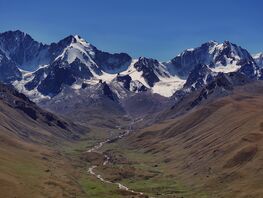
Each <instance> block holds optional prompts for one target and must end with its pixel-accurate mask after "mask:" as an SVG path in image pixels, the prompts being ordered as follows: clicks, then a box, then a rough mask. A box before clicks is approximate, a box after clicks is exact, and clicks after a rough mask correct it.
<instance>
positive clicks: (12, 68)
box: [0, 50, 22, 83]
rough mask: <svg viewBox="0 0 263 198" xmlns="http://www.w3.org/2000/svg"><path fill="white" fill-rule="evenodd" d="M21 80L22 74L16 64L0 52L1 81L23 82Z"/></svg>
mask: <svg viewBox="0 0 263 198" xmlns="http://www.w3.org/2000/svg"><path fill="white" fill-rule="evenodd" d="M21 78H22V73H21V72H20V71H19V69H18V68H17V66H16V63H15V62H14V61H12V60H10V59H9V58H8V57H7V56H6V54H5V53H4V52H3V51H1V50H0V81H2V82H5V83H10V82H12V81H14V80H21Z"/></svg>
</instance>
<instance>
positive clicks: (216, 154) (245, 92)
mask: <svg viewBox="0 0 263 198" xmlns="http://www.w3.org/2000/svg"><path fill="white" fill-rule="evenodd" d="M262 93H263V85H262V83H251V84H248V85H246V86H244V87H237V88H236V89H235V90H234V91H233V94H231V95H230V96H226V97H223V98H219V99H218V100H215V101H211V102H209V103H208V104H205V105H201V106H199V107H197V108H194V109H192V110H190V111H189V112H188V113H186V114H184V115H182V116H179V117H176V118H174V119H171V120H165V121H162V122H161V123H159V124H154V125H152V126H150V127H147V128H144V129H142V130H140V131H138V132H137V133H134V134H133V136H132V137H129V139H128V138H127V139H126V140H125V141H122V142H120V143H119V146H121V148H120V149H118V150H120V151H121V150H125V149H128V150H130V151H133V152H134V153H137V154H134V155H131V156H133V157H131V159H132V158H133V159H134V156H145V157H143V158H138V157H136V160H137V161H138V160H139V162H140V161H141V162H144V163H145V161H146V162H147V159H148V162H147V163H148V164H152V165H153V164H154V163H155V164H157V165H156V166H159V167H160V168H159V170H161V167H164V168H162V170H163V171H164V172H163V173H162V175H165V174H166V175H169V176H167V177H166V178H167V181H168V180H169V179H168V178H173V179H174V180H173V181H174V183H178V182H179V183H183V184H184V185H185V186H186V187H187V189H188V190H190V191H192V192H196V194H195V193H194V194H191V195H190V197H202V196H201V195H200V193H202V195H204V197H262V194H263V191H262V189H263V186H262V185H263V182H262V178H263V171H262V160H263V153H262V149H263V147H262V145H263V103H262V101H263V94H262ZM127 144H128V145H129V146H127ZM124 155H125V154H124ZM128 156H129V155H128ZM147 156H148V157H147ZM149 156H150V158H149ZM153 167H155V166H153ZM157 175H158V174H157ZM152 180H153V178H151V177H150V178H149V179H145V180H144V183H145V189H144V190H149V189H147V188H146V187H147V184H148V183H149V181H152ZM159 185H160V184H159ZM167 185H168V183H166V186H165V185H164V186H163V188H160V189H163V190H164V189H165V187H167ZM155 186H156V185H155ZM157 186H158V184H157ZM137 188H139V189H143V186H140V187H139V186H138V187H137ZM160 189H159V190H158V192H159V193H160V192H161V191H162V190H160ZM174 189H175V188H174ZM153 190H154V188H152V191H153ZM170 192H171V191H170ZM177 193H178V192H177ZM155 195H156V194H155ZM168 195H169V192H166V196H165V194H164V195H163V196H160V197H170V196H168ZM175 195H178V194H176V192H174V196H175ZM172 197H173V196H172Z"/></svg>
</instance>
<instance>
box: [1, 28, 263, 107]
mask: <svg viewBox="0 0 263 198" xmlns="http://www.w3.org/2000/svg"><path fill="white" fill-rule="evenodd" d="M262 70H263V69H262V54H261V55H257V56H256V57H252V56H251V55H250V54H249V52H248V51H247V50H245V49H243V48H242V47H240V46H238V45H236V44H233V43H231V42H229V41H225V42H223V43H218V42H215V41H209V42H207V43H204V44H202V45H201V46H200V47H197V48H192V49H187V50H185V51H183V52H182V53H181V54H179V55H177V56H176V57H175V58H173V59H171V60H170V61H167V62H159V61H158V60H155V59H151V58H146V57H140V58H138V59H134V58H132V57H131V56H129V55H128V54H126V53H114V54H111V53H108V52H103V51H101V50H98V49H97V48H96V47H95V46H93V45H92V44H90V43H88V42H87V41H85V40H84V39H83V38H81V37H80V36H78V35H76V36H72V35H70V36H68V37H66V38H64V39H62V40H60V41H59V42H57V43H52V44H50V45H45V44H42V43H40V42H37V41H35V40H34V39H33V38H32V37H31V36H30V35H28V34H26V33H23V32H21V31H19V30H17V31H8V32H4V33H0V72H1V75H0V80H1V81H3V82H4V83H11V84H13V85H14V86H15V87H16V88H17V89H18V90H19V91H20V92H22V93H24V94H26V95H27V96H29V97H30V99H32V100H33V101H35V102H42V101H47V100H52V99H53V98H57V97H55V96H59V95H62V94H65V93H67V94H69V93H68V91H69V90H71V92H76V94H77V93H79V92H80V90H81V89H84V88H85V87H87V86H88V87H89V90H92V89H97V88H96V87H97V85H98V84H100V83H104V86H105V87H107V91H106V92H107V93H106V92H105V91H104V92H103V91H102V92H96V94H99V95H104V96H106V97H108V98H109V99H110V100H112V101H116V102H119V101H121V100H123V99H125V98H127V97H131V96H134V95H136V94H137V93H140V92H149V93H153V94H154V93H157V94H160V95H162V96H164V97H170V96H172V95H174V94H175V93H178V91H179V92H181V93H189V92H191V91H193V90H196V89H200V88H202V87H204V86H205V85H207V84H208V83H211V82H212V81H213V80H215V78H216V76H217V75H218V74H220V73H230V72H239V73H242V74H244V75H245V76H247V78H249V79H254V80H258V79H262ZM67 87H68V88H70V89H68V88H67ZM64 89H66V90H67V91H66V92H65V91H63V90H64ZM91 92H92V93H93V91H91ZM80 93H81V92H80ZM94 93H95V92H94ZM94 93H93V95H90V96H89V97H94ZM73 95H74V94H73ZM88 95H89V94H88ZM148 96H149V94H147V97H148ZM59 97H61V96H59Z"/></svg>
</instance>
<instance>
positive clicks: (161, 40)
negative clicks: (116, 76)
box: [0, 0, 263, 60]
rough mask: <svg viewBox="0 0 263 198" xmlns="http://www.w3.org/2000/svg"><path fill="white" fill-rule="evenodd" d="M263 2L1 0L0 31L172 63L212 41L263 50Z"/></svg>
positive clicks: (199, 0) (254, 50) (202, 0)
mask: <svg viewBox="0 0 263 198" xmlns="http://www.w3.org/2000/svg"><path fill="white" fill-rule="evenodd" d="M262 8H263V1H261V0H220V1H219V0H218V1H212V0H187V1H186V0H181V1H179V0H178V1H177V0H74V1H73V0H42V1H37V0H24V1H23V0H0V32H3V31H7V30H15V29H20V30H22V31H25V32H27V33H29V34H30V35H32V37H33V38H35V39H36V40H38V41H42V42H44V43H50V42H52V41H58V40H60V39H62V38H64V37H65V36H67V35H69V34H79V35H80V36H82V37H83V38H85V39H86V40H87V41H89V42H90V43H92V44H93V45H95V46H96V47H98V48H99V49H102V50H104V51H109V52H127V53H129V54H130V55H132V56H133V57H138V56H147V57H152V58H158V59H160V60H168V59H171V58H172V57H174V56H175V55H177V54H178V53H179V52H181V51H182V50H184V49H186V48H191V47H196V46H199V45H200V44H201V43H203V42H206V41H208V40H216V41H220V42H221V41H224V40H230V41H232V42H234V43H237V44H239V45H241V46H243V47H244V48H247V49H248V50H249V51H250V52H251V53H255V52H259V51H263V11H262Z"/></svg>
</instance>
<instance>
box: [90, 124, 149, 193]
mask: <svg viewBox="0 0 263 198" xmlns="http://www.w3.org/2000/svg"><path fill="white" fill-rule="evenodd" d="M131 131H132V130H131V127H130V129H129V130H126V132H125V133H123V134H121V135H119V136H117V137H115V138H112V139H107V140H105V141H103V142H100V143H98V144H97V145H95V146H94V147H92V148H91V149H89V150H87V152H88V153H90V152H97V153H100V152H99V149H100V148H101V147H103V145H105V144H107V143H110V142H111V141H112V140H120V139H122V138H123V137H125V136H127V135H129V134H130V133H131ZM104 158H105V160H104V162H103V164H102V165H103V166H106V165H107V164H108V163H109V161H110V157H109V156H108V155H104ZM97 167H98V166H97V165H93V166H91V167H89V169H88V173H89V174H91V175H94V176H95V177H96V178H97V179H99V180H100V181H102V182H103V183H108V184H115V185H117V186H118V188H119V189H121V190H125V191H128V192H131V193H135V194H139V195H144V193H142V192H137V191H134V190H131V189H129V188H128V187H127V186H125V185H123V184H121V183H118V182H112V181H109V180H106V179H104V178H103V177H102V176H101V175H100V174H98V173H96V172H95V169H96V168H97Z"/></svg>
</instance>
